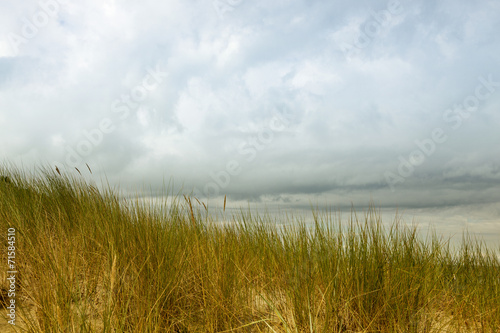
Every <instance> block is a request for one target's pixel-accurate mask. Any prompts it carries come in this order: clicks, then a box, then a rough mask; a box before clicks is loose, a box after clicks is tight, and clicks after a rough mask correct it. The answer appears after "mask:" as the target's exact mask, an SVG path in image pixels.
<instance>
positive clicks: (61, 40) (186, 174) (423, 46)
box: [0, 0, 500, 236]
mask: <svg viewBox="0 0 500 333" xmlns="http://www.w3.org/2000/svg"><path fill="white" fill-rule="evenodd" d="M499 11H500V2H498V1H486V0H478V1H457V0H453V1H451V0H448V1H439V2H436V1H423V0H421V1H406V0H399V1H398V0H391V1H326V0H325V1H314V0H309V1H299V0H289V1H282V0H276V1H272V2H270V1H260V0H254V1H249V0H198V1H196V0H189V1H186V0H184V1H174V0H168V1H157V0H156V1H153V0H146V1H141V2H138V1H130V0H122V1H118V0H116V1H112V0H99V1H97V0H89V1H85V2H83V1H81V2H76V1H69V0H64V1H63V0H40V1H32V0H24V1H2V2H1V4H0V140H1V142H2V145H1V146H0V159H1V160H2V161H9V162H10V163H16V164H19V165H23V166H25V167H33V166H35V165H40V164H46V165H50V166H53V167H55V166H58V168H59V169H60V170H62V171H63V172H67V173H69V174H76V171H75V167H76V168H78V170H80V172H81V173H82V174H83V175H84V177H95V178H99V177H105V178H106V179H107V181H108V182H109V183H110V184H111V185H112V186H119V187H120V189H121V190H122V191H123V192H124V193H138V191H140V189H144V188H146V189H147V191H146V192H144V193H147V195H150V196H155V195H158V194H160V193H161V188H162V186H163V184H165V183H169V182H170V183H171V184H175V185H174V187H175V188H176V189H177V188H182V190H183V191H185V192H186V193H189V191H192V193H194V194H195V195H196V196H197V197H199V198H201V199H205V200H208V198H210V200H218V201H220V198H222V197H224V195H227V197H228V202H230V203H231V204H232V205H233V206H237V205H243V206H245V205H247V204H249V203H255V204H266V205H277V206H280V207H296V208H308V207H310V205H311V204H313V205H320V206H321V205H327V206H332V207H337V208H339V209H342V208H346V207H347V208H348V207H350V206H351V204H353V205H354V206H355V207H361V208H362V207H367V206H368V204H369V203H370V202H373V203H374V204H375V206H377V207H380V208H383V209H388V210H392V211H395V209H398V210H399V211H408V212H410V216H411V215H412V214H414V215H418V216H421V217H423V218H424V219H425V218H426V219H427V220H425V221H428V220H429V219H436V221H437V222H436V223H438V224H439V223H441V224H446V225H448V226H452V225H453V226H456V225H459V226H464V225H467V224H469V227H471V228H477V230H478V232H483V233H486V234H489V235H499V236H500V154H499V153H500V145H499V143H500V113H499V112H498V111H499V107H500V66H499V65H500V58H499V57H498V55H499V54H500V38H499V37H498V31H500V16H498V12H499ZM87 165H88V166H89V167H90V168H91V169H92V171H93V174H92V175H89V171H88V169H87ZM141 193H142V192H141ZM425 223H426V222H425ZM453 228H454V227H453ZM479 229H481V231H479Z"/></svg>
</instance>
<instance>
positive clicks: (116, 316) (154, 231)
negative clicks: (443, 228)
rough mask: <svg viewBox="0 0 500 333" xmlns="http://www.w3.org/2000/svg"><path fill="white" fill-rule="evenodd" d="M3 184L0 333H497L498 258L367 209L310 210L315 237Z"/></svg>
mask: <svg viewBox="0 0 500 333" xmlns="http://www.w3.org/2000/svg"><path fill="white" fill-rule="evenodd" d="M0 174H3V175H4V176H7V177H8V178H9V180H10V182H7V181H5V180H3V181H0V233H1V236H0V237H2V239H6V235H7V230H8V228H15V230H16V239H17V240H16V263H17V270H18V275H17V280H16V283H17V294H16V302H17V305H18V308H17V313H16V314H17V319H16V326H11V325H8V324H7V319H8V318H7V317H6V316H5V313H6V310H5V309H4V310H3V312H2V318H0V321H1V323H0V329H2V330H6V331H7V330H8V329H10V330H11V331H14V329H15V330H16V331H18V332H500V263H499V259H498V258H499V256H498V255H499V253H498V252H495V251H494V250H491V249H487V248H485V247H484V246H483V245H482V243H480V242H479V241H477V240H475V239H473V238H471V237H469V236H467V235H464V237H463V243H462V244H461V247H460V248H459V250H458V251H452V250H451V249H450V247H449V246H448V243H447V242H446V241H443V240H440V238H438V237H437V236H436V235H433V234H429V236H428V237H427V238H425V239H422V238H421V237H419V233H418V232H417V228H416V227H408V226H406V225H405V224H403V223H400V222H398V221H397V220H396V222H394V223H393V224H392V226H390V227H388V228H387V227H384V226H383V224H382V221H381V220H380V214H378V213H377V212H376V211H375V210H374V209H373V208H371V209H370V210H369V211H368V213H366V214H365V215H364V216H362V217H359V216H357V215H356V214H355V212H352V213H351V215H350V217H349V218H348V219H347V220H346V221H341V220H340V218H338V217H335V216H332V215H331V214H326V213H319V212H316V213H315V225H314V228H312V229H311V228H308V227H306V226H305V225H304V224H303V223H300V221H288V220H287V221H281V222H282V223H281V224H285V225H286V227H278V226H277V224H276V223H274V222H273V221H271V220H270V219H266V218H262V217H260V216H258V215H256V214H250V212H245V211H242V212H241V214H239V215H237V216H233V217H232V223H229V224H227V223H226V224H220V223H216V222H215V221H214V220H212V219H211V218H210V215H209V214H207V211H206V206H205V205H204V203H201V204H200V203H199V200H197V199H196V198H189V197H185V198H184V197H182V196H180V197H178V198H177V199H176V200H175V201H174V203H173V204H172V205H170V204H169V205H166V204H165V205H160V204H157V205H149V204H144V203H141V201H140V200H138V199H137V200H128V201H127V202H126V203H124V202H123V200H122V199H120V197H119V193H117V192H116V191H113V190H111V189H106V190H104V191H103V190H98V188H97V187H96V186H95V185H91V184H89V183H87V182H85V181H83V180H82V178H81V177H80V178H78V177H69V176H66V175H65V174H64V173H63V174H62V175H60V174H58V173H55V172H52V171H48V169H44V170H42V171H40V172H37V173H33V174H28V173H25V172H21V171H19V170H13V169H12V168H10V169H9V168H3V169H2V170H0ZM283 219H286V218H283ZM4 235H5V237H4ZM2 244H4V249H2V250H1V256H2V258H1V263H2V266H1V267H2V271H1V273H0V274H2V276H1V285H0V286H1V288H2V289H1V296H2V297H1V299H0V300H2V301H3V304H2V306H3V307H4V308H5V306H6V304H5V302H6V299H7V295H6V294H7V290H8V285H7V280H6V274H7V273H6V272H7V267H6V263H7V258H6V257H7V244H6V240H5V241H3V242H2Z"/></svg>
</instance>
